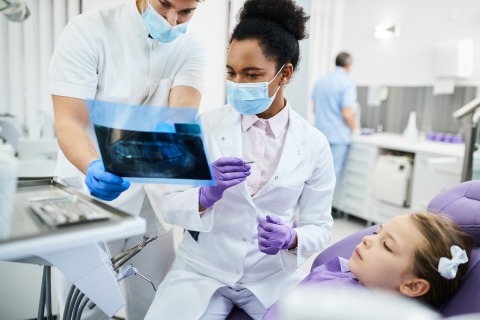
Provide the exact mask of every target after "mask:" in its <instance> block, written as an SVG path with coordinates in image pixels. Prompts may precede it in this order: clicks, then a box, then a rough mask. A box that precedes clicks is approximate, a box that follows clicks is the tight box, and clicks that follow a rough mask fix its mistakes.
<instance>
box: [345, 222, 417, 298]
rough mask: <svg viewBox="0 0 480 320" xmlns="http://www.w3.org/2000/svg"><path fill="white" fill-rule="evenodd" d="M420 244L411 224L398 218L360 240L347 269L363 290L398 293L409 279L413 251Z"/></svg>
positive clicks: (415, 229)
mask: <svg viewBox="0 0 480 320" xmlns="http://www.w3.org/2000/svg"><path fill="white" fill-rule="evenodd" d="M423 241H424V237H423V235H422V234H421V233H420V231H419V230H418V229H417V227H416V226H415V223H414V222H413V220H412V219H411V218H410V217H409V216H408V215H400V216H397V217H395V218H392V219H390V220H389V221H388V222H387V223H385V224H383V225H382V226H380V227H379V229H378V230H377V231H376V232H375V233H374V234H372V235H369V236H365V237H363V239H362V242H361V243H360V244H358V245H357V247H356V248H355V251H354V252H353V253H352V256H351V257H350V260H349V261H348V266H349V268H350V270H351V271H352V273H353V274H354V275H355V276H356V277H357V279H358V280H359V281H360V282H361V283H362V284H363V285H364V286H366V287H374V288H380V289H386V290H394V291H398V290H399V287H400V284H402V282H404V281H405V280H407V279H408V278H409V277H413V274H412V268H413V259H414V249H415V248H416V247H418V246H420V245H421V243H422V242H423Z"/></svg>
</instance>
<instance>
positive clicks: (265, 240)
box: [257, 214, 296, 255]
mask: <svg viewBox="0 0 480 320" xmlns="http://www.w3.org/2000/svg"><path fill="white" fill-rule="evenodd" d="M257 230H258V248H259V249H260V251H262V252H263V253H266V254H271V255H275V254H277V253H278V252H279V251H280V250H283V249H288V248H290V246H291V245H292V243H293V241H294V240H295V237H296V232H295V229H293V228H291V227H288V226H286V225H285V224H284V223H283V222H282V220H281V219H280V218H279V217H277V216H276V215H273V214H270V215H267V218H266V219H264V218H262V217H260V216H259V217H258V226H257Z"/></svg>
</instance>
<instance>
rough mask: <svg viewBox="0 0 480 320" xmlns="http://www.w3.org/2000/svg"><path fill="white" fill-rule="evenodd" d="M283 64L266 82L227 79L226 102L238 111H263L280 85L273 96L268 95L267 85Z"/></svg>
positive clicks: (250, 113) (248, 113)
mask: <svg viewBox="0 0 480 320" xmlns="http://www.w3.org/2000/svg"><path fill="white" fill-rule="evenodd" d="M283 67H284V66H282V67H281V68H280V70H279V71H278V72H277V74H276V75H275V77H273V79H272V80H270V81H268V82H266V81H265V82H252V83H250V82H246V83H235V82H233V81H230V80H227V100H228V103H229V104H230V105H231V106H232V107H233V108H234V109H235V110H237V111H238V112H239V113H241V114H245V115H253V114H259V113H262V112H265V111H266V110H267V109H268V108H269V107H270V106H271V105H272V102H273V100H274V99H275V96H276V95H277V92H278V90H279V89H280V86H279V87H278V88H277V90H276V91H275V93H274V94H273V96H271V97H269V96H268V85H269V84H270V83H272V81H273V80H275V78H276V77H277V76H278V74H279V73H280V71H282V69H283Z"/></svg>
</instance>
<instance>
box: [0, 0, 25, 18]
mask: <svg viewBox="0 0 480 320" xmlns="http://www.w3.org/2000/svg"><path fill="white" fill-rule="evenodd" d="M0 12H1V13H3V14H4V15H5V16H6V17H7V19H8V20H10V21H15V22H22V21H24V20H25V19H27V18H28V16H30V10H29V9H28V7H27V5H26V4H25V2H23V1H21V0H0Z"/></svg>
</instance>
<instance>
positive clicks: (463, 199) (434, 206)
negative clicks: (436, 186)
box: [428, 180, 480, 246]
mask: <svg viewBox="0 0 480 320" xmlns="http://www.w3.org/2000/svg"><path fill="white" fill-rule="evenodd" d="M428 211H431V212H434V213H442V214H446V215H448V216H449V217H451V218H452V219H453V220H454V221H455V222H456V223H457V224H458V225H459V226H460V228H462V230H464V231H465V232H467V233H468V234H470V235H471V236H472V237H473V239H474V241H475V243H476V245H477V246H478V245H480V180H472V181H467V182H463V183H460V184H457V185H455V186H454V187H451V188H449V189H447V190H445V191H443V192H442V193H440V194H438V195H437V196H435V197H434V198H433V199H432V201H430V204H429V205H428Z"/></svg>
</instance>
